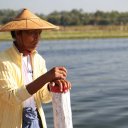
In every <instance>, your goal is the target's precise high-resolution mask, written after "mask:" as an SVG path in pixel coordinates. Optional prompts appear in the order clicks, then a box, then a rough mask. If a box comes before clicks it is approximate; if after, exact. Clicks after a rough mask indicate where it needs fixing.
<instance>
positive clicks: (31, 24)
mask: <svg viewBox="0 0 128 128" xmlns="http://www.w3.org/2000/svg"><path fill="white" fill-rule="evenodd" d="M30 29H42V30H48V29H59V27H58V26H56V25H53V24H52V23H50V22H48V21H45V20H43V19H41V18H39V17H38V16H36V15H35V14H33V13H32V12H30V11H29V10H28V9H24V10H23V11H22V12H21V13H20V14H19V15H18V16H17V17H16V18H15V19H14V20H12V21H10V22H8V23H6V24H5V25H3V26H1V27H0V32H4V31H16V30H30Z"/></svg>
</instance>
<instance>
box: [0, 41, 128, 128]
mask: <svg viewBox="0 0 128 128" xmlns="http://www.w3.org/2000/svg"><path fill="white" fill-rule="evenodd" d="M7 45H10V44H9V43H6V42H5V43H1V44H0V49H3V48H5V47H8V46H7ZM38 51H39V53H40V54H42V55H43V56H44V58H45V59H46V63H47V68H48V69H50V68H52V67H53V66H56V65H64V66H66V67H67V69H68V79H69V80H70V81H71V83H72V86H73V87H72V90H71V103H72V112H73V124H74V128H85V127H86V128H127V126H128V121H127V120H128V39H90V40H60V41H56V40H55V41H42V43H40V46H39V48H38ZM43 106H44V108H45V114H46V119H47V124H48V128H53V116H52V112H51V109H52V105H51V104H49V105H43Z"/></svg>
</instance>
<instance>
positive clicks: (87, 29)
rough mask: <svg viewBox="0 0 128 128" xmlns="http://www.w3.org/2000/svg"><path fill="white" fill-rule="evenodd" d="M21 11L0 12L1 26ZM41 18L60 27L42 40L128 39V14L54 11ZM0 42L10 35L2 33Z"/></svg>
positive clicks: (44, 35)
mask: <svg viewBox="0 0 128 128" xmlns="http://www.w3.org/2000/svg"><path fill="white" fill-rule="evenodd" d="M19 11H20V10H18V11H14V10H10V9H5V10H0V25H2V24H5V23H6V22H8V21H10V20H11V19H12V18H14V17H15V16H16V15H17V14H18V13H19ZM37 15H38V16H39V17H40V18H42V19H44V20H47V21H49V22H51V23H53V24H56V25H59V26H60V30H59V31H48V32H47V31H43V32H42V35H41V39H83V38H122V37H123V38H124V37H128V12H117V11H112V12H102V11H97V12H95V13H86V12H83V10H76V9H73V10H71V11H61V12H57V11H54V12H52V13H50V14H48V15H44V14H43V13H42V14H37ZM0 40H11V36H10V33H4V32H3V33H0Z"/></svg>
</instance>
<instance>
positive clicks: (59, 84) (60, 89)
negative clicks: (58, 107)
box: [48, 79, 71, 93]
mask: <svg viewBox="0 0 128 128" xmlns="http://www.w3.org/2000/svg"><path fill="white" fill-rule="evenodd" d="M48 86H49V87H48V88H49V90H50V91H51V92H55V93H66V92H67V91H68V90H69V89H71V83H70V82H69V81H67V80H64V79H60V80H55V81H53V82H50V83H49V84H48Z"/></svg>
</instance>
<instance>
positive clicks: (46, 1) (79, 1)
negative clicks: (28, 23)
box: [0, 0, 128, 15]
mask: <svg viewBox="0 0 128 128" xmlns="http://www.w3.org/2000/svg"><path fill="white" fill-rule="evenodd" d="M23 8H28V9H29V10H31V11H32V12H34V13H41V14H46V15H47V14H49V13H51V12H53V11H71V10H72V9H78V10H79V9H82V10H83V11H84V12H96V11H97V10H101V11H105V12H106V11H119V12H126V11H127V12H128V0H1V2H0V9H13V10H20V9H23Z"/></svg>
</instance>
